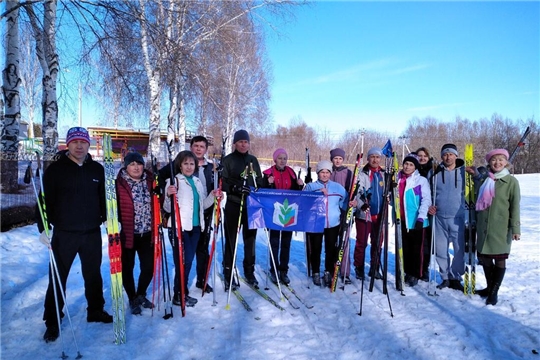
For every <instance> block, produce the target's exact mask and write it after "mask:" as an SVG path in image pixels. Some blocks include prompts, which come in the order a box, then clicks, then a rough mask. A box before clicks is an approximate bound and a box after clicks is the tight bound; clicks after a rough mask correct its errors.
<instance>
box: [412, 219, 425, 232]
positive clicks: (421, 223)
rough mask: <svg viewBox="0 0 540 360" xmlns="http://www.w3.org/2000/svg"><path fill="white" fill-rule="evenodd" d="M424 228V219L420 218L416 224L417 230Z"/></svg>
mask: <svg viewBox="0 0 540 360" xmlns="http://www.w3.org/2000/svg"><path fill="white" fill-rule="evenodd" d="M423 228H424V219H421V218H418V219H417V220H416V224H414V229H415V230H422V229H423Z"/></svg>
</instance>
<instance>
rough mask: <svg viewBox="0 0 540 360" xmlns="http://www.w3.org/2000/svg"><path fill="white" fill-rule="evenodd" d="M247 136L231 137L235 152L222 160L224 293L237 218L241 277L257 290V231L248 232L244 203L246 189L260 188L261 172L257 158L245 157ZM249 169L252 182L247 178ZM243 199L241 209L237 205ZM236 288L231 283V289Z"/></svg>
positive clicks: (235, 234)
mask: <svg viewBox="0 0 540 360" xmlns="http://www.w3.org/2000/svg"><path fill="white" fill-rule="evenodd" d="M249 140H250V139H249V134H248V132H247V131H246V130H238V131H237V132H235V133H234V137H233V144H234V148H235V150H234V151H233V152H232V153H230V154H229V155H227V156H225V157H224V158H223V163H222V165H223V173H222V174H223V184H222V186H223V191H225V192H226V193H227V202H226V204H225V216H224V219H225V220H224V224H225V254H224V257H223V266H224V271H223V274H224V276H225V290H226V291H227V290H228V289H229V284H230V283H231V281H230V279H231V274H232V270H233V267H234V264H233V263H232V262H233V253H234V249H235V244H236V240H237V235H238V234H237V230H238V223H239V219H240V216H241V226H242V235H243V239H244V264H243V265H244V277H245V278H246V280H247V282H248V283H250V284H251V285H253V286H258V281H257V279H256V278H255V238H256V237H257V229H249V227H248V220H247V200H246V199H245V198H246V197H247V196H248V195H249V193H250V188H249V186H253V187H262V185H263V184H262V177H261V168H260V166H259V161H258V160H257V158H256V157H255V156H253V155H251V154H249V153H248V151H249V146H250V142H249ZM251 167H253V171H254V175H255V179H256V180H255V181H256V183H255V182H254V178H253V176H252V175H251ZM242 199H244V202H243V206H242V208H241V207H240V204H241V203H242ZM236 286H238V284H235V283H233V287H236Z"/></svg>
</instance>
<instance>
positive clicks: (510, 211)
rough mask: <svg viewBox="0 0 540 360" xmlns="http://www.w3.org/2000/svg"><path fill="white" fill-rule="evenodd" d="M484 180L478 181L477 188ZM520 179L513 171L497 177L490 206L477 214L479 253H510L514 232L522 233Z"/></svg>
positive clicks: (476, 182)
mask: <svg viewBox="0 0 540 360" xmlns="http://www.w3.org/2000/svg"><path fill="white" fill-rule="evenodd" d="M482 183H483V181H481V182H478V181H475V187H476V190H477V191H476V192H477V193H478V189H479V188H480V186H481V185H482ZM520 200H521V194H520V188H519V182H518V181H517V180H516V178H515V177H513V176H512V175H506V176H504V177H502V178H500V179H498V180H497V181H495V197H494V198H493V201H492V203H491V206H490V207H488V208H487V209H485V210H482V211H478V212H477V213H476V214H477V215H476V220H477V221H476V235H477V249H478V252H479V253H480V254H484V255H500V254H510V249H511V246H512V234H521V225H520V210H519V204H520Z"/></svg>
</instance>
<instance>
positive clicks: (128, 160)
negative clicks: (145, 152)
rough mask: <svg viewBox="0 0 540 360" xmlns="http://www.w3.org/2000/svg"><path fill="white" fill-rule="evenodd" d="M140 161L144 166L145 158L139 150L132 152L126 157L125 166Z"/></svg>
mask: <svg viewBox="0 0 540 360" xmlns="http://www.w3.org/2000/svg"><path fill="white" fill-rule="evenodd" d="M134 161H135V162H138V163H139V164H141V165H143V166H144V159H143V157H142V155H141V154H139V153H138V152H130V153H128V154H127V155H126V156H125V157H124V166H125V167H127V166H128V165H129V164H131V163H132V162H134Z"/></svg>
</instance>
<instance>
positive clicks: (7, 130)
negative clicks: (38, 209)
mask: <svg viewBox="0 0 540 360" xmlns="http://www.w3.org/2000/svg"><path fill="white" fill-rule="evenodd" d="M2 18H5V19H6V26H7V31H6V44H7V46H6V52H5V54H6V58H5V66H6V67H5V68H4V69H3V70H2V97H3V99H2V102H3V105H4V106H3V108H4V109H3V111H2V114H1V115H2V116H1V129H0V148H1V150H2V159H1V160H2V161H1V166H0V168H1V171H2V176H1V179H2V180H1V185H2V191H3V192H6V193H12V192H14V191H15V190H17V188H18V173H19V172H18V169H19V165H18V145H19V121H20V117H21V101H20V85H21V79H20V76H19V1H7V2H6V12H5V14H3V15H2Z"/></svg>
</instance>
